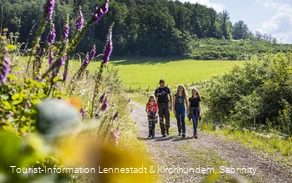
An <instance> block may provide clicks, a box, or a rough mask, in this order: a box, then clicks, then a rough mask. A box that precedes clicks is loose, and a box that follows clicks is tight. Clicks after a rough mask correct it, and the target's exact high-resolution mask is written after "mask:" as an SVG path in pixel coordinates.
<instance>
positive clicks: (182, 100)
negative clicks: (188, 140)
mask: <svg viewBox="0 0 292 183" xmlns="http://www.w3.org/2000/svg"><path fill="white" fill-rule="evenodd" d="M173 106H174V108H173V112H174V115H175V117H176V120H177V128H178V135H179V136H180V135H181V132H182V137H183V138H185V136H186V123H185V116H186V109H187V111H188V108H187V107H188V100H187V91H186V89H185V87H184V86H183V85H179V86H178V88H177V92H176V94H175V95H174V98H173ZM187 113H188V112H187Z"/></svg>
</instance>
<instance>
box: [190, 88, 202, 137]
mask: <svg viewBox="0 0 292 183" xmlns="http://www.w3.org/2000/svg"><path fill="white" fill-rule="evenodd" d="M188 108H189V115H190V118H191V119H192V121H193V128H194V136H193V137H194V138H198V131H197V128H198V122H199V117H200V116H201V97H200V93H199V91H198V89H197V88H193V89H192V97H191V98H189V106H188Z"/></svg>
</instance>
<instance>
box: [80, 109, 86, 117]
mask: <svg viewBox="0 0 292 183" xmlns="http://www.w3.org/2000/svg"><path fill="white" fill-rule="evenodd" d="M80 114H81V116H82V118H85V117H86V115H85V111H84V109H83V108H81V110H80Z"/></svg>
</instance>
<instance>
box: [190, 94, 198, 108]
mask: <svg viewBox="0 0 292 183" xmlns="http://www.w3.org/2000/svg"><path fill="white" fill-rule="evenodd" d="M189 102H190V104H191V107H195V108H197V107H199V102H201V98H200V97H199V96H198V97H197V98H190V99H189Z"/></svg>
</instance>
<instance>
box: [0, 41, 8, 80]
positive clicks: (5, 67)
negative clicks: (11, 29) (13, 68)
mask: <svg viewBox="0 0 292 183" xmlns="http://www.w3.org/2000/svg"><path fill="white" fill-rule="evenodd" d="M9 71H10V58H9V53H8V48H7V47H5V48H4V62H3V63H2V71H1V73H0V81H1V82H2V83H3V84H4V83H6V80H7V75H8V73H9Z"/></svg>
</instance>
